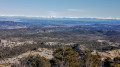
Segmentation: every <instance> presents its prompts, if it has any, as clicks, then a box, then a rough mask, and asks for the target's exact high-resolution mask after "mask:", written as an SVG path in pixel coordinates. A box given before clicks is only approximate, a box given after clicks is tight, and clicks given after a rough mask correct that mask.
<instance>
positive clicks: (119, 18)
mask: <svg viewBox="0 0 120 67" xmlns="http://www.w3.org/2000/svg"><path fill="white" fill-rule="evenodd" d="M0 16H1V17H34V18H75V19H77V18H91V19H94V18H95V19H116V20H120V17H118V18H114V17H56V16H26V15H0Z"/></svg>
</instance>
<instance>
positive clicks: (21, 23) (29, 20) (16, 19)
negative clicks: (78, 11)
mask: <svg viewBox="0 0 120 67" xmlns="http://www.w3.org/2000/svg"><path fill="white" fill-rule="evenodd" d="M93 24H108V25H120V20H118V19H97V18H55V17H51V18H45V17H25V16H11V17H10V16H0V29H20V28H41V27H71V26H77V25H93Z"/></svg>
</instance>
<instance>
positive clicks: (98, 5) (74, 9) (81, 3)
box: [0, 0, 120, 18]
mask: <svg viewBox="0 0 120 67" xmlns="http://www.w3.org/2000/svg"><path fill="white" fill-rule="evenodd" d="M0 15H17V16H23V15H24V16H55V17H101V18H107V17H108V18H110V17H113V18H120V0H0Z"/></svg>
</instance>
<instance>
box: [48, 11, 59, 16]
mask: <svg viewBox="0 0 120 67" xmlns="http://www.w3.org/2000/svg"><path fill="white" fill-rule="evenodd" d="M48 14H49V16H58V15H59V13H58V12H57V11H48Z"/></svg>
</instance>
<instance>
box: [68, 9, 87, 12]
mask: <svg viewBox="0 0 120 67" xmlns="http://www.w3.org/2000/svg"><path fill="white" fill-rule="evenodd" d="M67 10H68V11H70V12H87V11H86V10H82V9H67Z"/></svg>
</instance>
